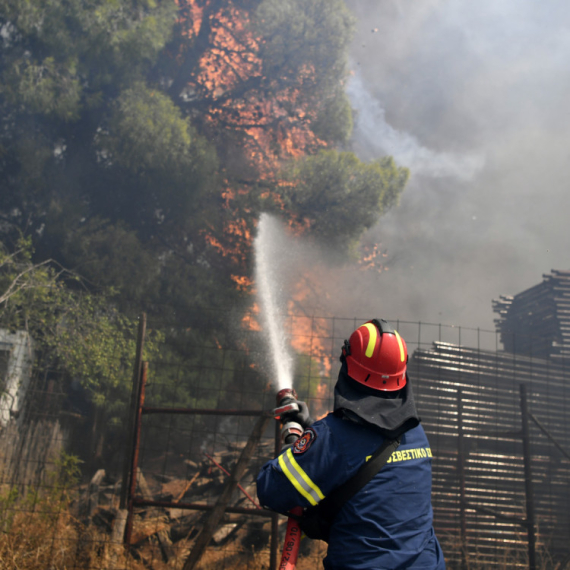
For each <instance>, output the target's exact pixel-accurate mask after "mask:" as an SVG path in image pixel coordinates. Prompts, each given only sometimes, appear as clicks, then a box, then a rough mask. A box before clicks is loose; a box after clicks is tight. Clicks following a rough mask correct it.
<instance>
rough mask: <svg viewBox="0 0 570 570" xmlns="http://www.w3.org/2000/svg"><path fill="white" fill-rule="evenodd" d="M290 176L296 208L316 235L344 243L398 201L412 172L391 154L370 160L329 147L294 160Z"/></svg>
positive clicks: (288, 196) (289, 195)
mask: <svg viewBox="0 0 570 570" xmlns="http://www.w3.org/2000/svg"><path fill="white" fill-rule="evenodd" d="M286 176H287V178H288V180H289V181H290V185H288V186H286V187H285V188H284V191H283V194H284V199H285V200H287V204H288V206H289V208H290V210H291V211H293V212H295V213H296V214H297V215H298V216H299V218H300V220H301V222H303V223H305V224H307V225H308V226H309V227H310V229H311V231H312V233H313V234H315V235H317V236H318V237H320V238H322V239H323V240H325V241H326V242H328V243H331V244H333V245H336V246H342V245H343V244H346V243H349V241H350V239H351V238H352V239H354V238H357V237H359V236H360V235H361V233H362V232H363V231H364V230H365V229H367V228H369V227H370V226H372V225H373V224H374V223H375V222H376V221H377V219H378V217H379V216H380V215H381V214H382V213H383V212H384V211H385V210H386V209H388V208H389V207H391V206H392V205H394V204H395V203H396V202H397V200H398V197H399V195H400V193H401V192H402V190H403V189H404V186H405V184H406V182H407V180H408V176H409V171H408V170H407V169H406V168H402V167H397V166H396V165H395V163H394V161H393V159H392V158H390V157H388V158H384V159H380V160H376V161H373V162H371V163H368V164H366V163H363V162H361V161H360V160H359V159H358V158H357V157H356V156H355V155H354V154H352V153H349V152H337V151H333V150H323V151H321V152H319V153H318V154H316V155H314V156H310V157H307V158H305V159H303V160H302V161H299V162H297V163H294V164H293V165H292V167H291V169H290V170H289V171H288V172H287V173H286Z"/></svg>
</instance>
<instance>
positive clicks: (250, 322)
mask: <svg viewBox="0 0 570 570" xmlns="http://www.w3.org/2000/svg"><path fill="white" fill-rule="evenodd" d="M257 315H259V305H258V304H257V303H253V305H252V307H251V309H250V310H249V311H248V312H247V313H246V314H245V315H244V316H243V318H242V320H241V322H242V325H243V326H244V328H246V329H247V330H250V331H256V332H259V331H261V330H262V328H261V325H260V324H259V321H258V320H257Z"/></svg>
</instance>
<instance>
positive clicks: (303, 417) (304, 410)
mask: <svg viewBox="0 0 570 570" xmlns="http://www.w3.org/2000/svg"><path fill="white" fill-rule="evenodd" d="M297 404H298V406H299V411H298V412H291V413H289V414H286V415H285V416H284V417H283V420H284V421H287V422H297V423H298V424H300V425H301V427H302V428H303V429H306V428H308V427H309V426H311V425H312V424H314V423H315V420H314V419H313V418H312V417H311V415H310V414H309V406H307V404H306V403H305V402H299V401H298V400H297Z"/></svg>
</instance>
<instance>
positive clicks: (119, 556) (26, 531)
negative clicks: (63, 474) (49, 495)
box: [0, 498, 145, 570]
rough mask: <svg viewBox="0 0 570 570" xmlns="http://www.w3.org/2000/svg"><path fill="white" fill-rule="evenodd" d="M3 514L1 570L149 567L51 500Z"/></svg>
mask: <svg viewBox="0 0 570 570" xmlns="http://www.w3.org/2000/svg"><path fill="white" fill-rule="evenodd" d="M30 507H32V508H30ZM2 514H3V519H2V524H3V527H4V528H3V529H2V531H3V532H2V533H1V534H0V570H40V569H41V570H46V569H49V570H69V569H71V568H81V569H88V568H125V569H127V568H128V569H132V570H143V568H145V566H144V565H142V564H141V563H139V562H137V561H135V560H133V559H132V557H130V556H128V555H126V553H125V552H124V549H123V547H122V545H113V544H110V543H109V537H108V536H106V535H104V534H102V533H100V532H99V531H98V530H97V529H95V528H87V527H86V526H85V525H84V524H82V523H80V522H79V521H77V520H76V519H74V518H73V517H72V516H71V515H70V514H69V512H68V511H67V510H66V509H62V508H61V504H54V503H53V501H51V500H49V499H45V498H44V499H42V500H41V501H35V504H33V505H32V504H31V503H30V502H29V501H28V500H25V501H22V502H19V503H15V504H14V505H13V510H11V511H10V512H9V513H8V512H6V510H4V512H3V513H2Z"/></svg>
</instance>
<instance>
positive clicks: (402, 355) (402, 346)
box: [394, 331, 406, 362]
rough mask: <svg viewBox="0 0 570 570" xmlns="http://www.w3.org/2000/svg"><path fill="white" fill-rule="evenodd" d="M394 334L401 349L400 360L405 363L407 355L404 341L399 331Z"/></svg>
mask: <svg viewBox="0 0 570 570" xmlns="http://www.w3.org/2000/svg"><path fill="white" fill-rule="evenodd" d="M394 332H395V333H396V338H397V339H398V346H399V347H400V360H401V361H402V362H404V360H405V358H406V354H405V353H404V344H403V343H402V339H401V338H400V335H399V334H398V331H394Z"/></svg>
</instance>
